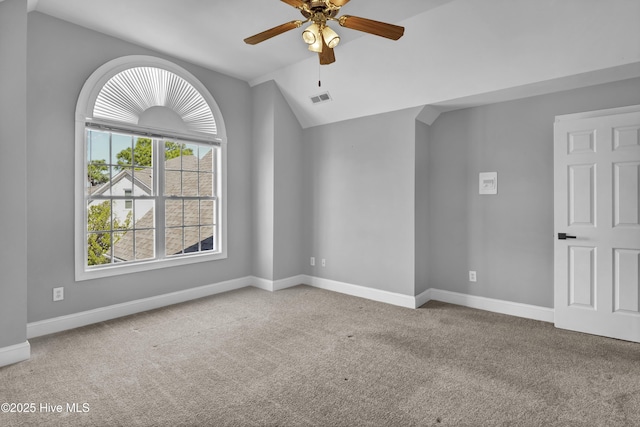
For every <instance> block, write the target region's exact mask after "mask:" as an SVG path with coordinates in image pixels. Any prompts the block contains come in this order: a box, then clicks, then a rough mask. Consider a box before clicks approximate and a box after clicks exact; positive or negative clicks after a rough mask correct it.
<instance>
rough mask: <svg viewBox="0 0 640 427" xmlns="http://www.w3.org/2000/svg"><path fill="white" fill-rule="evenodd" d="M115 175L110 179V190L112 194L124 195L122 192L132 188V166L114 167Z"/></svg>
mask: <svg viewBox="0 0 640 427" xmlns="http://www.w3.org/2000/svg"><path fill="white" fill-rule="evenodd" d="M113 169H114V172H115V175H114V176H113V178H112V179H111V192H112V195H113V196H124V195H125V194H124V192H125V191H127V190H129V191H132V190H133V168H121V169H120V170H118V167H114V168H113Z"/></svg>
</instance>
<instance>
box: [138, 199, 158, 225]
mask: <svg viewBox="0 0 640 427" xmlns="http://www.w3.org/2000/svg"><path fill="white" fill-rule="evenodd" d="M154 207H155V202H154V201H153V200H135V202H134V205H133V210H134V216H135V224H134V228H136V229H137V230H140V229H152V228H155V226H156V219H155V211H154Z"/></svg>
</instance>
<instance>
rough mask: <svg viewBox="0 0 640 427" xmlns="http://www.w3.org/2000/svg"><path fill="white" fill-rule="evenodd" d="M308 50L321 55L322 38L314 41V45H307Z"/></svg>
mask: <svg viewBox="0 0 640 427" xmlns="http://www.w3.org/2000/svg"><path fill="white" fill-rule="evenodd" d="M309 50H310V51H311V52H318V53H321V52H322V37H318V38H317V39H316V41H315V43H312V44H310V45H309Z"/></svg>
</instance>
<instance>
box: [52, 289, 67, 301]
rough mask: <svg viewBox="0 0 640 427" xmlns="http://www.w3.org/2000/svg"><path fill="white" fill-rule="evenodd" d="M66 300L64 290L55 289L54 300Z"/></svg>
mask: <svg viewBox="0 0 640 427" xmlns="http://www.w3.org/2000/svg"><path fill="white" fill-rule="evenodd" d="M63 299H64V288H63V287H61V288H53V300H54V301H62V300H63Z"/></svg>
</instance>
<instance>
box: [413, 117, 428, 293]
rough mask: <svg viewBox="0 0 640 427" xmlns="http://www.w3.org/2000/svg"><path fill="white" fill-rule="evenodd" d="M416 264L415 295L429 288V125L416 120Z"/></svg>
mask: <svg viewBox="0 0 640 427" xmlns="http://www.w3.org/2000/svg"><path fill="white" fill-rule="evenodd" d="M415 126H416V155H415V168H416V192H415V196H414V197H415V205H416V223H415V233H416V242H415V245H416V249H415V250H416V255H415V256H416V263H415V264H416V265H415V295H419V294H420V293H422V292H424V291H426V290H427V289H429V257H428V255H427V253H428V251H429V244H431V240H430V238H429V222H428V220H427V215H428V209H429V178H428V172H429V170H428V160H429V155H428V154H429V126H428V125H426V124H424V123H422V122H420V121H418V120H416V125H415Z"/></svg>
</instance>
